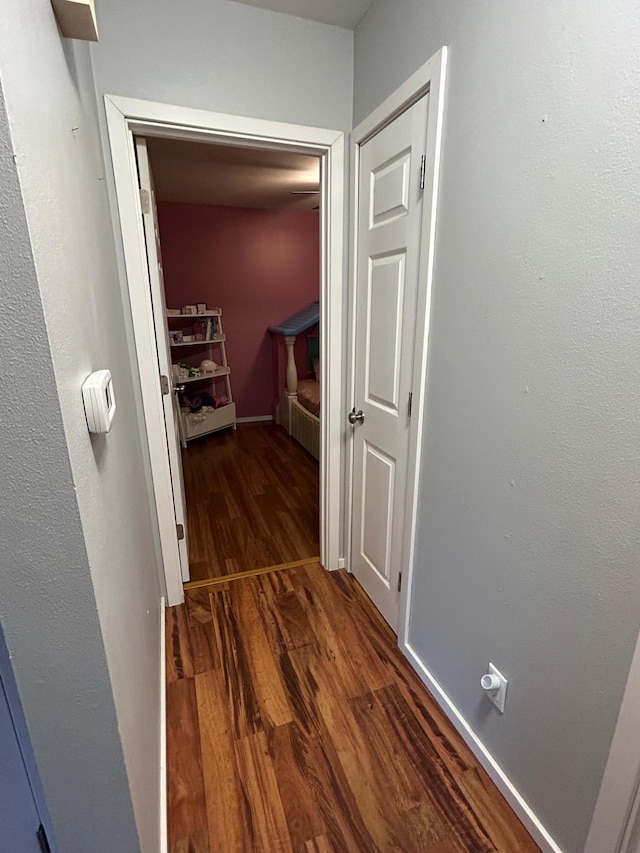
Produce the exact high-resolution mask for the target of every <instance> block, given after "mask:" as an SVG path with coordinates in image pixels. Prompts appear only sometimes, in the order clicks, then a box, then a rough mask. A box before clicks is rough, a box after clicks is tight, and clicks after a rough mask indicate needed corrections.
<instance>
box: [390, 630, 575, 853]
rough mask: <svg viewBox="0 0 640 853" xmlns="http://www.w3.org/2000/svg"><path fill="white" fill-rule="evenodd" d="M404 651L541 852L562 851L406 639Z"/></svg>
mask: <svg viewBox="0 0 640 853" xmlns="http://www.w3.org/2000/svg"><path fill="white" fill-rule="evenodd" d="M404 653H405V655H406V657H407V660H408V661H409V663H410V664H411V666H412V667H413V668H414V669H415V671H416V672H417V673H418V675H419V676H420V679H421V680H422V681H423V682H424V683H425V684H426V686H427V687H428V688H429V690H430V691H431V693H432V694H433V697H434V699H435V700H436V702H437V703H438V704H439V705H440V707H441V708H442V710H443V711H444V712H445V714H446V715H447V717H448V718H449V719H450V720H451V722H452V724H453V725H454V726H455V728H456V729H457V730H458V732H459V733H460V735H461V736H462V738H463V740H464V741H465V743H466V744H467V746H468V747H469V748H470V749H471V752H473V754H474V755H475V757H476V758H477V759H478V761H479V762H480V764H481V765H482V766H483V767H484V769H485V770H486V771H487V773H488V774H489V776H490V777H491V779H492V780H493V781H494V782H495V784H496V786H497V788H498V789H499V791H500V792H501V794H502V795H503V796H504V798H505V799H506V801H507V802H508V803H509V805H510V806H511V808H512V809H513V810H514V812H515V813H516V814H517V816H518V817H519V818H520V820H521V821H522V823H523V824H524V825H525V827H526V828H527V830H528V831H529V833H530V834H531V835H532V837H533V839H534V841H535V842H536V843H537V844H538V846H539V847H540V848H541V850H543V851H544V853H562V850H561V848H560V847H558V845H557V844H556V842H555V841H554V840H553V838H552V837H551V836H550V835H549V833H548V832H547V830H546V829H545V828H544V826H543V825H542V823H541V822H540V820H539V819H538V818H537V817H536V815H535V813H534V812H533V810H532V809H531V808H530V807H529V805H528V804H527V803H526V802H525V800H524V799H523V797H522V796H521V795H520V794H519V792H518V790H517V789H516V787H515V786H514V785H513V783H512V782H511V781H510V780H509V778H508V777H507V775H506V774H505V773H504V771H503V770H502V768H501V767H500V765H499V764H498V763H497V761H496V760H495V759H494V757H493V756H492V755H491V753H490V752H489V750H488V749H487V748H486V746H485V745H484V744H483V743H482V741H481V740H480V738H479V737H478V736H477V735H476V733H475V732H474V731H473V729H472V728H471V726H470V725H469V723H468V722H467V721H466V720H465V718H464V717H463V716H462V714H461V713H460V711H458V709H457V708H456V706H455V705H454V704H453V702H452V701H451V699H449V697H448V696H447V694H446V693H445V691H444V690H443V688H442V687H441V686H440V684H439V683H438V682H437V681H436V679H435V678H434V677H433V675H432V674H431V673H430V672H429V670H428V669H427V667H426V666H425V665H424V663H423V662H422V661H421V660H420V658H419V657H418V655H417V654H416V652H415V651H414V650H413V649H412V648H411V646H410V645H409V644H408V643H405V644H404Z"/></svg>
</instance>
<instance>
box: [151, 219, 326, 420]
mask: <svg viewBox="0 0 640 853" xmlns="http://www.w3.org/2000/svg"><path fill="white" fill-rule="evenodd" d="M158 217H159V222H160V238H161V242H162V262H163V267H164V279H165V289H166V297H167V306H168V307H169V308H179V307H181V306H182V305H186V304H193V303H196V302H206V303H207V304H208V305H209V306H210V307H213V306H219V307H220V308H222V320H223V324H224V331H225V334H226V336H227V358H228V360H229V366H230V367H231V387H232V390H233V396H234V399H235V401H236V403H237V413H238V417H239V418H246V417H256V416H259V415H270V414H271V413H272V408H271V405H272V401H273V356H272V349H271V335H269V334H268V333H267V326H270V325H274V324H277V323H279V322H280V321H281V320H284V319H285V318H286V317H288V316H290V315H291V314H293V313H294V312H295V311H298V310H299V309H300V308H303V307H304V306H305V305H307V304H308V303H309V302H312V301H313V300H314V299H318V298H319V296H318V294H319V281H320V249H319V244H320V230H319V229H320V223H319V216H318V211H285V210H254V209H248V208H241V207H216V206H213V205H205V204H178V203H174V202H160V203H159V205H158ZM193 349H198V350H199V348H196V347H194V348H193ZM185 352H186V350H185ZM180 355H181V356H182V352H181V353H180ZM194 355H195V353H194ZM200 358H204V355H201V354H200V353H199V352H198V360H199V359H200ZM185 360H186V359H185ZM298 366H299V369H300V368H304V357H303V358H302V359H301V358H300V357H298Z"/></svg>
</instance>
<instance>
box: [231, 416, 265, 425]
mask: <svg viewBox="0 0 640 853" xmlns="http://www.w3.org/2000/svg"><path fill="white" fill-rule="evenodd" d="M272 420H273V415H257V416H256V417H255V418H236V423H237V424H261V423H266V422H267V421H272Z"/></svg>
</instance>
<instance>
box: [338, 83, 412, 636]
mask: <svg viewBox="0 0 640 853" xmlns="http://www.w3.org/2000/svg"><path fill="white" fill-rule="evenodd" d="M428 99H429V96H428V95H425V96H424V97H423V98H421V99H420V100H419V101H418V102H417V103H415V104H414V105H413V106H412V107H410V108H409V109H408V110H406V111H405V112H404V113H402V114H401V115H399V116H398V117H397V118H396V119H394V121H392V122H391V123H390V124H388V125H387V126H386V127H384V128H383V129H382V130H381V131H379V132H378V133H377V134H376V135H375V136H373V137H372V138H371V139H370V140H369V141H368V142H365V143H364V144H363V145H362V146H361V147H360V172H359V176H358V181H359V203H358V214H357V215H358V223H357V234H358V244H357V245H358V247H357V275H356V341H355V389H354V402H355V406H354V411H353V412H352V413H351V415H350V416H349V419H350V421H351V423H352V427H353V431H354V468H353V516H352V518H353V529H352V553H351V570H352V571H353V573H354V574H355V576H356V578H357V579H358V581H359V582H360V583H361V584H362V586H363V587H364V589H365V591H366V592H367V594H368V595H369V597H370V598H371V599H372V601H373V603H374V604H375V605H376V607H377V608H378V610H380V612H381V613H382V615H383V616H384V618H385V619H386V620H387V622H388V623H389V624H390V625H391V627H392V628H393V629H394V630H396V627H397V621H398V600H399V574H400V571H401V559H402V545H403V543H402V535H403V528H404V510H405V493H406V485H407V459H408V451H409V423H410V417H411V412H410V397H409V395H410V393H411V387H412V365H413V353H414V339H415V321H416V310H417V304H416V303H417V295H418V269H419V260H420V234H421V225H422V207H423V204H422V200H423V190H422V187H421V184H422V179H423V175H424V161H423V158H424V156H425V151H426V138H427V110H428Z"/></svg>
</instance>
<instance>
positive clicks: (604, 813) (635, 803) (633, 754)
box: [584, 637, 640, 853]
mask: <svg viewBox="0 0 640 853" xmlns="http://www.w3.org/2000/svg"><path fill="white" fill-rule="evenodd" d="M639 715H640V637H638V640H637V642H636V648H635V651H634V653H633V658H632V660H631V666H630V668H629V675H628V678H627V685H626V687H625V690H624V694H623V697H622V703H621V705H620V713H619V715H618V720H617V723H616V728H615V731H614V734H613V739H612V741H611V747H610V750H609V756H608V758H607V763H606V766H605V771H604V774H603V777H602V782H601V784H600V792H599V793H598V799H597V800H596V806H595V809H594V812H593V817H592V819H591V826H590V828H589V835H588V836H587V842H586V844H585V848H584V853H601V851H602V850H610V851H611V853H635V851H632V850H631V848H630V846H629V845H630V843H631V838H630V836H631V834H632V832H633V829H634V821H635V820H637V818H638V813H639V812H640V730H639V728H638V716H639Z"/></svg>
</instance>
